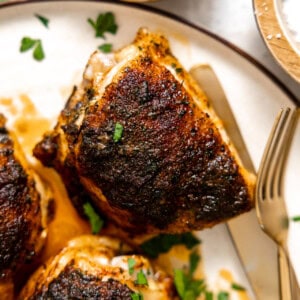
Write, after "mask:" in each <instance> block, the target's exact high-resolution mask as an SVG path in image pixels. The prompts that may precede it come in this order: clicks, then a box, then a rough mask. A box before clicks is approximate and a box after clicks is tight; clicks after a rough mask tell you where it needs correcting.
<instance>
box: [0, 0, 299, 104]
mask: <svg viewBox="0 0 300 300" xmlns="http://www.w3.org/2000/svg"><path fill="white" fill-rule="evenodd" d="M124 1H126V0H123V1H122V0H101V1H99V0H12V1H11V2H5V3H1V4H0V10H1V9H3V8H8V7H12V6H21V5H27V4H32V3H39V4H44V3H51V2H66V3H67V2H91V3H98V4H99V5H101V3H107V4H113V5H120V6H125V7H133V8H137V9H140V10H144V11H149V12H151V13H154V14H157V15H160V16H163V17H166V18H168V19H171V20H173V21H176V22H179V23H181V24H184V25H186V26H188V27H190V28H192V29H195V30H197V31H198V32H201V33H203V34H205V35H206V36H208V37H210V38H212V39H214V40H215V41H217V42H219V43H221V44H223V45H224V46H226V47H227V48H229V49H231V50H232V51H234V52H235V53H236V54H238V55H240V56H241V57H242V58H244V59H246V60H247V61H248V62H249V63H251V64H252V65H253V66H254V67H256V68H257V69H258V70H259V71H260V72H261V73H263V74H264V75H265V76H266V77H268V78H269V79H270V80H271V81H272V82H273V84H275V85H277V86H278V87H279V88H280V89H281V91H282V92H283V93H284V94H285V95H286V96H287V97H288V98H289V99H290V100H291V101H292V102H293V104H295V105H296V106H297V107H300V99H299V100H298V99H297V97H296V96H295V95H294V94H293V92H292V91H291V90H290V89H289V88H288V87H287V86H286V85H285V84H284V83H283V82H282V81H281V80H280V79H279V78H278V77H277V76H276V75H275V74H274V73H272V72H271V71H270V70H269V69H268V68H267V67H265V66H264V65H263V64H262V63H260V62H259V61H258V60H257V59H255V58H254V57H253V56H252V55H251V54H249V53H247V52H246V51H244V50H242V49H241V48H239V47H238V46H237V45H235V44H234V43H232V42H230V41H228V40H226V39H225V38H223V37H222V36H220V35H218V34H216V33H214V32H212V31H210V30H209V29H207V28H205V27H203V26H201V25H197V24H195V23H193V22H191V21H189V20H187V19H185V18H184V17H181V16H178V15H176V14H174V13H171V12H168V11H165V10H162V9H159V8H156V7H153V6H146V5H144V4H140V3H134V2H124Z"/></svg>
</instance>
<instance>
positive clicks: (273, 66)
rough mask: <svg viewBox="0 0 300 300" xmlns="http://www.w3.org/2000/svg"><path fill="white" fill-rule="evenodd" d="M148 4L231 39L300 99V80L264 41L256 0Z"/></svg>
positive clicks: (166, 0)
mask: <svg viewBox="0 0 300 300" xmlns="http://www.w3.org/2000/svg"><path fill="white" fill-rule="evenodd" d="M146 5H149V6H152V7H156V8H159V9H161V10H165V11H168V12H171V13H173V14H175V15H178V16H180V17H182V18H184V19H186V20H188V21H189V22H191V23H193V24H195V25H198V26H201V27H203V28H205V29H208V30H209V31H211V32H213V33H215V34H217V35H218V36H220V37H222V38H224V39H226V40H228V41H229V42H231V43H232V44H234V45H235V46H236V47H238V48H240V49H241V50H243V51H245V52H246V53H247V54H249V55H250V56H252V57H253V58H255V59H256V60H257V61H258V62H260V63H261V64H262V65H264V66H265V67H266V68H267V69H268V70H269V71H270V72H271V73H273V74H274V75H275V76H276V77H277V78H278V79H279V80H280V81H282V82H283V83H284V85H285V86H286V87H287V88H288V89H289V90H290V91H291V92H292V93H293V94H294V95H295V96H296V97H297V99H298V100H299V103H300V84H299V83H297V82H296V81H295V80H293V79H292V78H291V77H290V76H289V75H288V74H286V73H285V71H284V70H283V69H282V68H281V67H280V66H279V65H278V64H277V62H276V61H275V59H274V58H273V56H272V55H271V53H270V52H269V50H268V48H267V47H266V45H265V44H264V42H263V39H262V37H261V36H260V33H259V30H258V27H257V25H256V21H255V16H254V12H253V4H252V0H161V1H157V2H153V3H148V4H146Z"/></svg>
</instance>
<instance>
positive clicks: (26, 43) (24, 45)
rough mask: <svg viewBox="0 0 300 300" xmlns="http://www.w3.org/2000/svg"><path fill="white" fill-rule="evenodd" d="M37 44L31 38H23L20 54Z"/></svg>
mask: <svg viewBox="0 0 300 300" xmlns="http://www.w3.org/2000/svg"><path fill="white" fill-rule="evenodd" d="M35 44H36V40H34V39H32V38H30V37H27V36H26V37H23V38H22V40H21V46H20V52H25V51H27V50H29V49H31V48H33V46H34V45H35Z"/></svg>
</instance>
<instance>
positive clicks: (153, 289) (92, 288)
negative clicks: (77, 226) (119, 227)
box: [19, 235, 178, 300]
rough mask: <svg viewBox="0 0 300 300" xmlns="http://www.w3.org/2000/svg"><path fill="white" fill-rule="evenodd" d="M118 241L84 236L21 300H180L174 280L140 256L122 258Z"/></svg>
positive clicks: (32, 280)
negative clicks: (140, 296)
mask: <svg viewBox="0 0 300 300" xmlns="http://www.w3.org/2000/svg"><path fill="white" fill-rule="evenodd" d="M122 245H123V244H122V243H121V242H120V241H119V240H116V239H112V238H107V237H97V236H92V235H84V236H80V237H77V238H75V239H73V240H71V241H69V243H68V245H67V246H66V247H65V248H64V249H63V250H62V251H61V252H60V253H58V254H57V255H56V256H55V257H54V258H53V259H50V260H49V261H48V263H46V264H45V265H43V266H41V267H40V268H39V269H38V270H37V271H36V272H35V273H34V274H33V276H32V277H31V278H30V279H29V281H28V282H27V284H26V286H25V287H24V288H23V290H22V292H21V294H20V297H19V299H22V300H25V299H30V300H34V299H102V300H110V299H116V300H117V299H120V300H121V299H122V300H127V299H128V300H131V299H142V298H139V297H136V298H134V297H132V295H133V294H135V295H136V296H137V295H142V296H143V299H144V300H152V299H156V300H162V299H178V298H177V297H176V294H175V289H174V286H173V280H172V278H171V277H169V276H168V275H166V274H165V273H164V272H163V271H161V270H157V269H155V268H154V267H152V265H151V264H150V262H149V260H148V259H146V258H144V257H143V256H140V255H120V252H122V247H124V245H123V246H122Z"/></svg>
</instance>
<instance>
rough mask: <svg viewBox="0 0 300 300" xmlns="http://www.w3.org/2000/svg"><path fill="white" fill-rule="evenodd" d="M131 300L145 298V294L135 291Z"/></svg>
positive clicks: (142, 299)
mask: <svg viewBox="0 0 300 300" xmlns="http://www.w3.org/2000/svg"><path fill="white" fill-rule="evenodd" d="M131 300H144V297H143V294H141V293H133V294H131Z"/></svg>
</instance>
